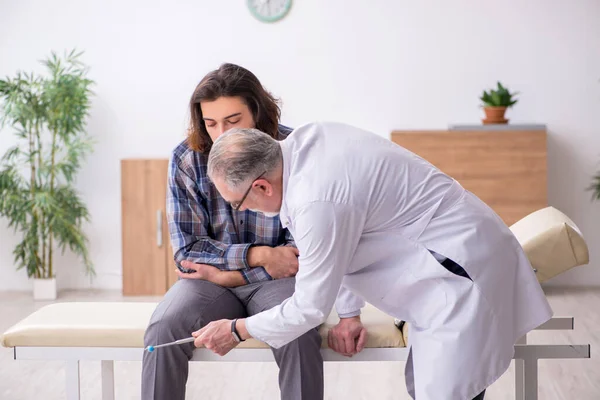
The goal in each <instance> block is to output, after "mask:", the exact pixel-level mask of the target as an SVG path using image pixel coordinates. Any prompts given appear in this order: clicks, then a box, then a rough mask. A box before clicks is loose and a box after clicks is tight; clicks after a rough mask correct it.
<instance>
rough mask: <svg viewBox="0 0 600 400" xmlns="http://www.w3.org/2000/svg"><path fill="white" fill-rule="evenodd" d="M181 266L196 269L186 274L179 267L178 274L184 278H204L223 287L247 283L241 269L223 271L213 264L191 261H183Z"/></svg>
mask: <svg viewBox="0 0 600 400" xmlns="http://www.w3.org/2000/svg"><path fill="white" fill-rule="evenodd" d="M181 266H182V267H184V268H187V269H189V270H194V271H195V272H192V273H189V274H186V273H183V272H181V271H180V270H179V269H177V275H179V277H180V278H183V279H202V280H205V281H209V282H212V283H214V284H217V285H219V286H223V287H237V286H243V285H245V284H246V280H245V279H244V277H243V276H242V274H241V273H240V271H222V270H220V269H219V268H217V267H213V266H212V265H208V264H195V263H193V262H190V261H182V262H181Z"/></svg>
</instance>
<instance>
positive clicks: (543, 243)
mask: <svg viewBox="0 0 600 400" xmlns="http://www.w3.org/2000/svg"><path fill="white" fill-rule="evenodd" d="M510 229H511V231H512V232H513V234H514V235H515V236H516V238H517V240H518V241H519V243H521V246H523V249H524V250H525V253H526V254H527V257H528V258H529V262H530V263H531V265H532V266H533V268H534V269H535V270H536V274H537V277H538V280H539V281H540V282H544V281H547V280H548V279H550V278H552V277H554V276H556V275H558V274H560V273H563V272H565V271H567V270H569V269H571V268H573V267H577V266H579V265H583V264H587V263H588V262H589V260H590V259H589V252H588V247H587V244H586V243H585V240H584V239H583V235H582V234H581V231H580V230H579V228H578V227H577V225H575V223H573V221H571V220H570V219H569V217H567V216H566V215H565V214H563V213H562V212H560V211H559V210H557V209H556V208H554V207H546V208H543V209H541V210H538V211H535V212H533V213H531V214H529V215H528V216H526V217H525V218H523V219H521V220H519V221H517V222H516V223H515V224H514V225H512V226H511V227H510Z"/></svg>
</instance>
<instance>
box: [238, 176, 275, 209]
mask: <svg viewBox="0 0 600 400" xmlns="http://www.w3.org/2000/svg"><path fill="white" fill-rule="evenodd" d="M266 173H267V171H265V172H263V173H262V174H260V175H259V176H258V177H257V178H256V179H254V180H253V181H252V183H251V184H250V187H249V188H248V190H246V193H244V197H242V199H241V200H240V201H239V203H237V204H235V205H234V204H232V205H231V207H232V208H233V209H234V210H235V211H240V207H241V206H242V204H243V203H244V200H246V197H248V194H249V193H250V190H252V186H253V185H254V182H255V181H257V180H258V179H260V178H262V176H263V175H264V174H266Z"/></svg>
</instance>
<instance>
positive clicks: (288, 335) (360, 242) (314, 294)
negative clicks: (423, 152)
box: [246, 123, 552, 400]
mask: <svg viewBox="0 0 600 400" xmlns="http://www.w3.org/2000/svg"><path fill="white" fill-rule="evenodd" d="M281 148H282V150H283V165H284V170H283V201H282V206H281V212H280V218H281V221H282V224H283V226H285V227H287V228H289V230H290V231H291V233H292V235H293V237H294V239H295V241H296V245H297V246H298V250H299V252H300V257H299V265H300V267H299V270H298V274H297V275H296V290H295V293H294V295H293V296H292V297H290V298H288V299H287V300H285V301H284V302H283V303H282V304H281V305H278V306H276V307H273V308H272V309H270V310H267V311H265V312H262V313H260V314H257V315H254V316H252V317H249V318H248V319H247V321H246V326H247V329H248V331H249V333H250V334H251V335H252V336H253V337H255V338H257V339H259V340H262V341H264V342H266V343H268V344H269V345H271V346H272V347H275V348H278V347H281V346H283V345H284V344H287V343H289V342H290V341H292V340H294V339H296V338H297V337H299V336H301V335H302V334H303V333H305V332H307V331H308V330H309V329H311V328H314V327H316V326H318V325H320V324H321V323H323V322H324V321H325V319H326V318H327V316H328V315H329V313H330V311H331V309H332V308H333V306H334V305H335V306H336V308H337V312H338V313H339V314H349V313H352V312H353V311H356V310H358V309H360V308H361V307H362V306H363V305H364V301H367V302H369V303H371V304H372V305H374V306H375V307H377V308H379V309H381V310H383V311H384V312H386V313H388V314H389V315H391V316H394V317H396V318H399V319H403V320H406V321H407V322H408V323H409V324H410V326H411V333H410V338H411V341H410V344H411V346H412V348H411V351H412V362H413V366H412V367H413V371H414V382H413V381H412V379H413V376H412V374H411V373H410V372H411V371H407V386H408V387H409V388H411V387H413V386H414V392H415V394H416V399H417V400H440V399H452V400H461V399H465V400H470V399H472V398H473V397H475V396H476V395H478V394H479V393H480V392H482V391H483V390H484V389H485V388H487V387H488V386H489V385H490V384H492V383H493V382H494V381H495V380H496V379H498V378H499V377H500V376H501V375H502V374H503V373H504V372H505V371H506V370H507V368H508V366H509V364H510V362H511V359H512V356H513V351H514V350H513V346H514V344H515V342H516V341H517V340H518V338H520V337H521V336H523V335H524V334H525V333H527V332H528V331H530V330H532V329H533V328H535V327H537V326H539V325H540V324H542V323H544V322H545V321H547V320H548V319H550V318H551V316H552V311H551V309H550V306H549V304H548V302H547V300H546V298H545V296H544V293H543V292H542V290H541V287H540V285H539V283H538V281H537V279H536V277H535V274H534V272H533V270H532V267H531V265H530V264H529V261H528V259H527V258H526V256H525V254H524V252H523V250H522V248H521V246H520V245H519V243H518V242H517V240H516V239H515V237H514V236H513V234H512V233H511V231H510V230H509V229H508V227H507V226H506V225H505V224H504V223H503V222H502V220H501V219H500V218H499V217H498V216H497V215H496V214H495V213H494V212H493V211H492V210H491V209H490V208H489V207H488V206H487V205H486V204H484V203H483V202H482V201H480V200H479V199H478V198H477V197H476V196H474V195H473V194H471V193H470V192H468V191H466V190H465V189H464V188H463V187H462V186H460V185H459V184H458V183H457V182H456V181H455V180H453V179H452V178H450V177H448V176H447V175H445V174H443V173H442V172H441V171H439V170H438V169H436V168H435V167H434V166H432V165H431V164H429V163H428V162H426V161H425V160H423V159H421V158H420V157H417V156H416V155H414V154H413V153H411V152H409V151H407V150H405V149H403V148H402V147H400V146H398V145H396V144H394V143H392V142H391V141H389V140H387V139H384V138H382V137H380V136H378V135H375V134H372V133H369V132H366V131H363V130H361V129H358V128H354V127H351V126H347V125H343V124H338V123H311V124H307V125H304V126H301V127H299V128H297V129H296V130H294V132H292V133H291V134H290V135H289V137H288V138H287V139H286V140H284V141H282V142H281ZM507 190H510V188H507ZM430 250H431V251H434V252H436V253H439V254H441V255H443V256H445V257H448V258H450V259H452V260H454V261H455V262H456V263H458V264H459V265H461V266H462V267H463V268H464V269H465V270H466V271H467V273H468V274H469V276H470V278H471V279H472V280H469V279H468V278H465V277H462V276H458V275H455V274H453V273H451V272H449V271H448V270H446V269H445V268H444V267H443V266H442V265H441V264H440V263H439V262H438V261H437V260H436V259H435V258H434V256H433V255H432V254H431V252H430ZM336 299H337V301H336Z"/></svg>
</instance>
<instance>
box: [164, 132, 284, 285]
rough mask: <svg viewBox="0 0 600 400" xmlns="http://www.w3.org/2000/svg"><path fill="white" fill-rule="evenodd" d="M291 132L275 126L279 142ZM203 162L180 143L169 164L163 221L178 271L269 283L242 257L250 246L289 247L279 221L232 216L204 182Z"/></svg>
mask: <svg viewBox="0 0 600 400" xmlns="http://www.w3.org/2000/svg"><path fill="white" fill-rule="evenodd" d="M291 131H292V129H291V128H288V127H285V126H283V125H280V126H279V139H280V140H283V139H285V138H286V137H287V135H289V133H290V132H291ZM207 163H208V156H207V155H204V154H202V153H198V152H195V151H193V150H191V149H190V148H189V147H188V145H187V143H186V141H185V140H184V141H183V142H182V143H180V144H179V145H178V146H177V147H176V148H175V150H173V154H172V157H171V160H170V163H169V180H168V190H167V221H168V223H169V233H170V236H171V245H172V246H173V254H174V258H175V262H176V264H177V268H179V269H180V270H181V271H183V272H186V270H185V268H183V267H182V266H181V265H180V262H181V261H183V260H189V261H192V262H195V263H202V264H210V265H213V266H215V267H217V268H219V269H221V270H238V271H240V272H241V274H242V276H243V277H244V279H245V280H246V282H247V283H254V282H261V281H266V280H271V279H273V278H272V277H271V276H270V275H269V274H268V273H267V271H266V270H265V269H264V268H263V267H254V268H251V267H250V266H249V265H248V261H247V259H246V255H247V254H248V249H249V248H250V246H251V245H258V246H271V247H275V246H284V245H292V246H294V240H293V238H292V236H291V234H290V233H289V231H288V230H287V229H284V228H282V226H281V223H280V222H279V217H274V218H271V217H266V216H265V215H263V214H261V213H255V212H252V211H248V210H246V211H237V212H236V211H234V210H233V209H232V208H231V206H230V205H229V203H227V202H226V201H225V200H224V199H223V198H222V197H221V195H220V194H219V192H218V191H217V189H216V188H215V186H214V185H213V184H212V182H210V180H209V178H208V176H207V173H206V172H207Z"/></svg>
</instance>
